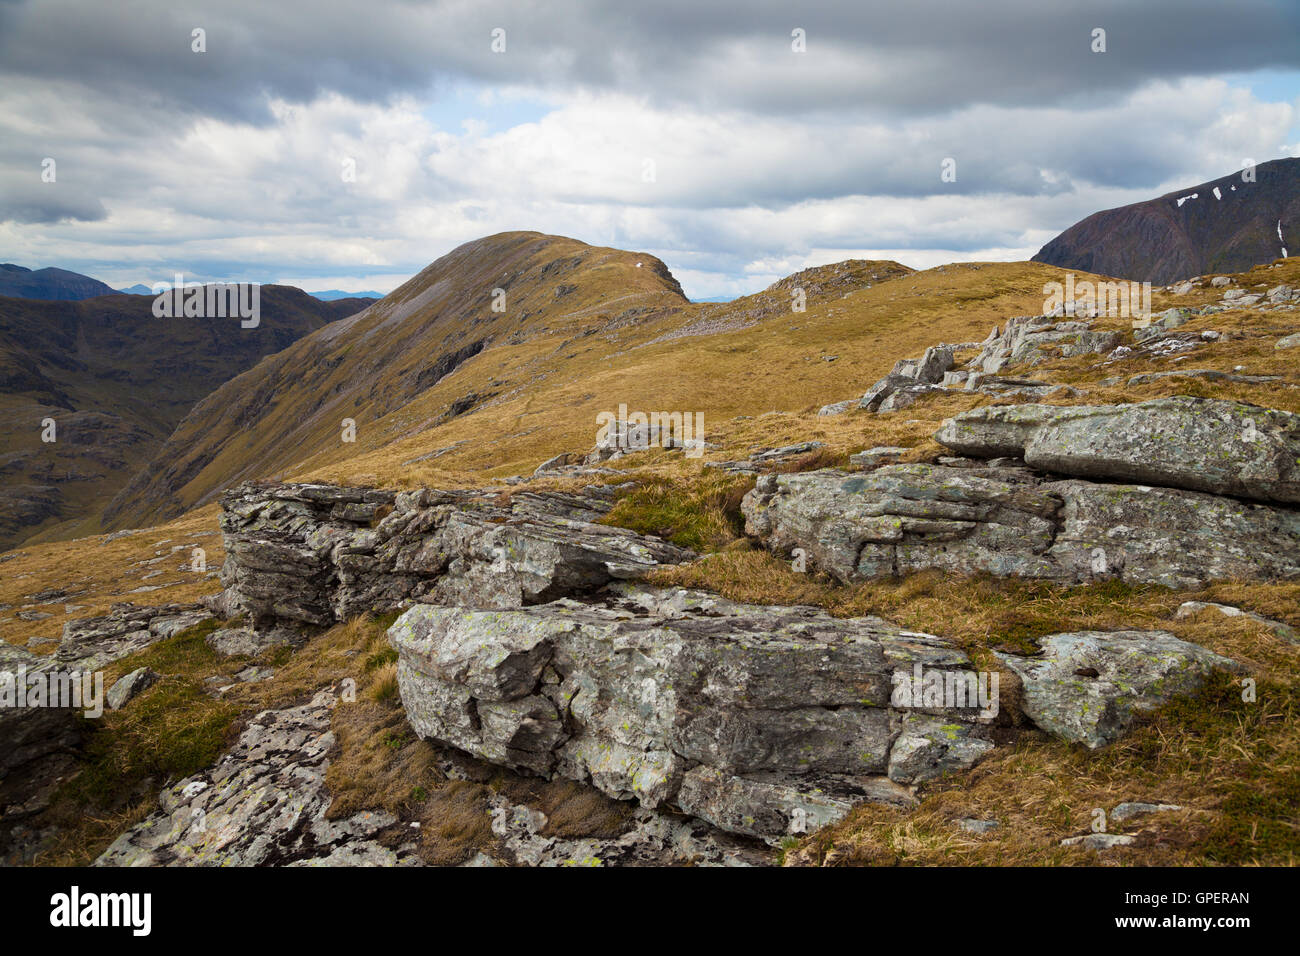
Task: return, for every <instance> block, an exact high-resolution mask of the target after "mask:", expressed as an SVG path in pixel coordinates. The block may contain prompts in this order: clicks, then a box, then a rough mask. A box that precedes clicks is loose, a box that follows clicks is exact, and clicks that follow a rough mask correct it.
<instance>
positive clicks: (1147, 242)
mask: <svg viewBox="0 0 1300 956" xmlns="http://www.w3.org/2000/svg"><path fill="white" fill-rule="evenodd" d="M1254 173H1255V180H1254V181H1253V182H1246V181H1244V180H1243V178H1242V173H1241V172H1240V171H1238V172H1234V173H1230V174H1229V175H1227V176H1222V177H1220V178H1219V179H1215V180H1211V181H1210V182H1206V183H1201V184H1199V185H1197V186H1189V187H1187V188H1186V189H1180V190H1178V191H1176V192H1171V193H1166V194H1165V195H1163V196H1160V197H1159V198H1157V199H1150V200H1147V201H1146V202H1140V203H1133V204H1132V205H1129V206H1121V207H1119V208H1118V209H1107V210H1104V211H1102V212H1097V213H1093V214H1092V215H1091V216H1089V217H1088V218H1087V219H1084V220H1082V221H1080V222H1077V223H1075V224H1074V225H1073V226H1071V227H1070V228H1069V229H1067V230H1065V232H1063V233H1061V234H1060V235H1059V236H1057V237H1056V238H1055V239H1053V240H1052V241H1051V242H1049V243H1048V244H1047V245H1045V246H1043V248H1042V249H1040V250H1039V251H1038V254H1037V255H1036V256H1034V261H1035V262H1045V263H1048V264H1050V265H1054V266H1061V267H1062V268H1065V269H1074V270H1078V271H1080V272H1095V273H1098V274H1100V275H1106V276H1115V277H1118V278H1121V279H1136V280H1138V281H1148V282H1154V283H1157V284H1165V283H1170V282H1175V281H1178V280H1182V279H1186V278H1188V277H1190V276H1194V275H1202V274H1205V273H1213V272H1242V271H1244V270H1246V269H1249V268H1250V267H1251V266H1253V265H1257V264H1259V263H1269V262H1272V261H1273V260H1275V259H1280V258H1282V257H1284V256H1286V255H1288V254H1290V255H1295V254H1296V253H1297V251H1300V232H1297V231H1296V224H1297V223H1300V159H1275V160H1273V161H1271V162H1267V163H1260V164H1259V165H1258V166H1257V167H1255V170H1254Z"/></svg>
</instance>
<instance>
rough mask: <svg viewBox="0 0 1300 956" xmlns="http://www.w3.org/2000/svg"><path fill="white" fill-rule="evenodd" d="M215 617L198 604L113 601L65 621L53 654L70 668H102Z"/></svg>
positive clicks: (88, 669)
mask: <svg viewBox="0 0 1300 956" xmlns="http://www.w3.org/2000/svg"><path fill="white" fill-rule="evenodd" d="M211 617H212V615H211V614H209V613H208V612H207V611H205V610H204V609H203V608H202V607H200V606H199V605H197V604H165V605H162V606H160V607H137V606H136V605H134V604H130V603H124V604H114V605H113V607H112V609H111V610H110V611H109V613H108V614H104V615H101V616H99V617H87V618H81V619H79V620H75V621H69V622H68V623H67V624H64V625H63V638H62V640H61V641H60V643H59V647H58V649H57V650H56V651H55V652H54V658H55V659H56V660H57V661H58V662H59V663H60V664H61V665H63V666H65V667H67V668H69V669H80V670H83V671H96V670H101V669H103V668H104V667H105V666H107V665H108V664H111V663H112V662H113V661H116V660H121V659H122V658H123V657H127V656H129V655H131V654H134V653H136V652H137V651H141V650H144V648H146V647H148V646H149V645H150V644H153V643H156V642H157V641H160V640H162V639H164V638H167V637H172V636H173V635H175V634H178V633H180V632H181V631H183V630H185V629H186V628H190V627H193V626H194V625H196V624H201V623H203V622H204V621H206V620H209V619H210V618H211Z"/></svg>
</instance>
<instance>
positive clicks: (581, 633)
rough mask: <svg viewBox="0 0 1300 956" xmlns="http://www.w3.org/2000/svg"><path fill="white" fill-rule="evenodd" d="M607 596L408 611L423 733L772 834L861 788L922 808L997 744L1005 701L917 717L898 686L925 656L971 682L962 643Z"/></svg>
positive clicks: (404, 656)
mask: <svg viewBox="0 0 1300 956" xmlns="http://www.w3.org/2000/svg"><path fill="white" fill-rule="evenodd" d="M600 597H601V602H600V603H599V604H595V603H587V604H580V603H577V602H574V601H570V600H560V601H556V602H553V603H550V604H545V605H540V606H535V607H527V608H522V609H518V610H512V611H508V610H507V611H469V610H464V609H459V608H444V607H434V606H430V605H419V606H416V607H413V608H411V609H410V610H409V611H407V612H406V613H405V614H403V615H402V616H401V617H400V618H398V620H397V622H396V623H395V624H394V625H393V626H392V628H391V629H390V630H389V638H390V640H391V641H392V643H393V646H394V647H395V648H396V649H397V651H398V681H399V686H400V689H401V695H402V701H403V704H404V706H405V708H406V711H407V715H408V718H409V719H410V721H411V724H412V726H413V727H414V728H415V730H416V731H417V733H419V734H420V735H421V736H422V737H427V738H430V739H433V740H436V741H439V742H442V743H445V744H450V745H451V746H454V747H457V748H459V749H461V750H464V751H467V752H469V753H470V754H473V755H474V756H476V757H479V758H481V759H484V760H488V761H491V762H493V763H498V764H501V765H504V766H507V767H511V768H514V769H517V770H523V771H527V772H531V773H536V774H540V775H543V776H548V777H549V776H553V775H558V776H562V777H566V778H569V779H573V780H578V781H583V782H589V783H590V784H591V785H592V786H594V787H596V788H597V789H599V790H600V791H602V792H603V793H606V794H608V795H610V796H612V797H616V798H621V799H636V800H638V801H639V802H640V803H641V805H642V806H644V807H647V808H654V807H660V806H665V805H668V806H676V807H678V808H679V809H681V810H682V811H685V812H687V813H690V814H692V815H695V816H698V817H700V818H702V819H704V820H707V821H709V822H710V823H712V824H714V825H716V826H718V827H720V828H722V829H725V830H729V831H732V832H737V833H742V834H746V835H752V836H761V837H763V838H766V839H769V840H775V839H778V838H780V837H781V836H783V835H784V834H787V833H792V832H794V833H797V832H805V831H810V830H811V829H813V828H815V827H816V826H818V825H821V824H823V823H826V822H829V821H830V820H833V819H838V818H839V817H840V816H842V815H843V814H844V813H845V812H847V810H848V809H849V807H850V806H852V804H853V803H854V802H856V801H859V800H863V799H877V800H886V801H891V802H897V803H903V804H907V803H911V802H912V800H913V798H912V797H911V795H910V793H909V792H908V791H907V789H905V788H904V787H903V786H902V785H903V784H911V783H915V782H918V781H921V780H926V779H930V778H932V777H933V776H935V775H938V774H940V773H943V772H947V771H949V770H955V769H961V768H964V767H968V766H970V765H971V764H973V763H974V762H975V761H976V760H978V759H979V758H980V757H981V756H983V755H984V753H986V752H987V751H988V750H990V749H991V748H992V744H991V743H990V742H989V727H988V724H989V721H990V720H991V719H992V717H993V716H994V715H995V714H996V704H994V705H993V706H992V707H991V708H990V711H989V712H986V713H984V715H983V716H980V714H981V711H980V710H979V707H980V703H981V702H979V701H978V700H977V699H976V698H975V697H974V696H973V695H972V698H971V700H970V706H969V707H967V706H955V707H950V708H945V707H943V706H942V701H938V702H937V703H938V706H935V707H931V708H921V707H920V701H919V700H917V701H916V702H915V703H916V704H917V707H918V712H923V713H925V714H928V715H929V717H939V716H942V717H943V718H944V723H942V724H940V723H939V722H938V721H937V720H934V721H931V720H921V721H919V722H916V721H913V720H911V717H912V716H913V714H912V711H911V710H909V709H908V707H909V706H910V704H909V702H908V701H907V700H904V701H902V702H901V703H900V701H899V698H897V697H896V696H894V691H895V690H896V678H895V674H896V672H902V673H905V674H909V675H910V674H911V673H912V672H913V669H914V668H918V669H920V670H922V671H924V672H925V673H927V674H929V673H937V674H939V675H940V681H941V683H942V679H943V678H944V677H947V679H948V680H949V681H950V682H951V681H966V680H967V679H969V680H970V681H971V685H970V686H972V687H974V686H975V684H976V683H977V682H978V678H977V675H976V674H975V673H974V671H973V670H972V665H971V663H970V661H969V659H968V658H967V656H966V654H965V653H964V652H962V651H961V650H960V649H958V648H956V647H954V646H952V645H951V644H949V643H947V642H945V641H943V640H941V639H939V638H936V637H933V636H931V635H927V634H919V633H914V632H909V631H905V630H902V629H900V628H897V627H895V626H893V625H890V624H888V623H886V622H885V621H882V620H880V619H877V618H855V619H848V620H844V619H836V618H832V617H830V616H829V615H827V614H825V613H824V612H822V611H819V610H816V609H813V608H806V607H767V606H756V605H744V604H735V603H732V602H730V601H726V600H724V599H722V598H718V597H714V596H710V595H707V594H703V593H699V592H687V591H676V592H665V591H659V590H655V589H650V588H644V587H641V586H637V585H626V584H621V585H614V586H612V587H611V588H609V589H607V590H606V591H605V592H602V594H601V595H600ZM963 686H965V685H964V684H963ZM986 690H987V688H986ZM896 703H898V704H900V705H899V706H893V705H894V704H896ZM927 703H934V702H932V701H928V700H927ZM962 703H963V704H964V703H965V700H964V699H963V701H962ZM900 742H901V743H900Z"/></svg>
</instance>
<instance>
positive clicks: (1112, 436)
mask: <svg viewBox="0 0 1300 956" xmlns="http://www.w3.org/2000/svg"><path fill="white" fill-rule="evenodd" d="M935 438H936V439H937V440H938V441H939V442H941V443H942V444H944V445H947V446H948V447H949V448H952V449H954V450H955V451H958V452H961V453H962V454H967V455H974V456H977V457H994V456H999V455H1012V456H1016V457H1023V458H1024V460H1025V462H1026V463H1027V464H1029V465H1032V466H1033V467H1035V468H1038V469H1040V470H1043V471H1049V472H1055V473H1058V474H1064V475H1070V476H1073V477H1078V478H1090V479H1100V480H1109V481H1126V482H1141V483H1144V484H1152V485H1163V486H1166V487H1170V488H1184V489H1188V490H1191V491H1204V492H1209V493H1211V494H1216V495H1233V496H1238V497H1243V498H1253V499H1256V500H1259V501H1268V502H1280V503H1285V504H1296V503H1300V416H1297V415H1293V414H1291V413H1290V412H1282V411H1276V410H1273V409H1267V408H1261V407H1259V406H1257V405H1247V404H1243V403H1241V402H1227V401H1220V400H1215V399H1205V398H1192V397H1189V396H1176V397H1173V398H1158V399H1154V400H1152V401H1149V402H1140V403H1136V404H1131V405H1101V406H1076V407H1055V406H1051V405H1012V406H1001V407H993V408H977V409H973V410H972V411H969V412H963V413H962V414H960V415H957V416H956V417H954V418H951V419H949V420H948V421H946V422H944V424H943V427H941V428H940V429H939V431H938V433H937V434H936V435H935Z"/></svg>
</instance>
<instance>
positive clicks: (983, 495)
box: [741, 445, 1300, 587]
mask: <svg viewBox="0 0 1300 956" xmlns="http://www.w3.org/2000/svg"><path fill="white" fill-rule="evenodd" d="M990 447H991V445H990ZM741 508H742V510H743V512H744V514H745V518H746V530H747V531H748V533H750V534H752V535H754V536H756V537H758V538H759V539H761V540H762V542H763V543H764V545H766V546H767V547H768V548H769V549H770V550H772V551H774V552H776V553H778V554H782V555H790V554H792V553H793V550H794V549H795V548H802V549H803V550H804V552H805V555H806V563H807V566H808V567H809V568H810V569H814V568H815V569H820V570H823V571H826V572H828V573H830V574H831V575H833V576H834V577H836V578H838V579H839V580H841V581H846V582H847V581H853V580H862V579H866V578H874V577H879V576H884V575H901V574H907V573H910V572H913V571H921V570H925V569H927V568H939V569H942V570H947V571H952V572H955V573H961V574H972V573H977V572H987V573H990V574H995V575H999V576H1009V575H1016V576H1021V577H1030V578H1047V579H1051V580H1057V581H1062V582H1069V583H1082V582H1087V581H1095V580H1102V579H1106V578H1112V577H1114V578H1120V579H1122V580H1124V581H1128V582H1131V583H1156V584H1164V585H1166V586H1169V587H1196V586H1201V585H1203V584H1205V583H1206V582H1208V581H1211V580H1216V579H1222V578H1241V579H1245V580H1279V579H1290V578H1294V577H1297V576H1300V551H1297V549H1296V542H1297V541H1298V540H1300V512H1296V511H1293V510H1292V509H1289V508H1280V507H1270V506H1266V505H1261V504H1250V503H1247V502H1243V501H1240V500H1238V499H1235V498H1228V497H1221V496H1218V495H1209V494H1204V493H1200V492H1193V491H1183V490H1178V489H1170V488H1153V487H1149V486H1146V485H1125V484H1100V483H1093V482H1088V481H1080V480H1064V481H1051V480H1047V479H1046V478H1045V477H1044V476H1043V475H1041V474H1038V473H1036V472H1035V471H1033V470H1031V469H1029V468H1026V467H1023V466H1020V465H1009V464H988V465H984V466H979V465H978V464H975V465H974V466H973V467H964V468H963V467H952V466H948V465H943V466H938V465H925V464H911V465H887V466H884V467H881V468H877V469H876V470H874V471H871V472H869V473H866V474H854V473H848V472H843V471H839V470H836V469H826V470H823V471H815V472H805V473H801V474H791V475H764V476H762V477H761V478H759V480H758V482H757V484H756V485H755V488H754V490H753V491H752V492H750V493H749V494H748V495H746V497H745V499H744V500H743V502H742V504H741Z"/></svg>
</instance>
